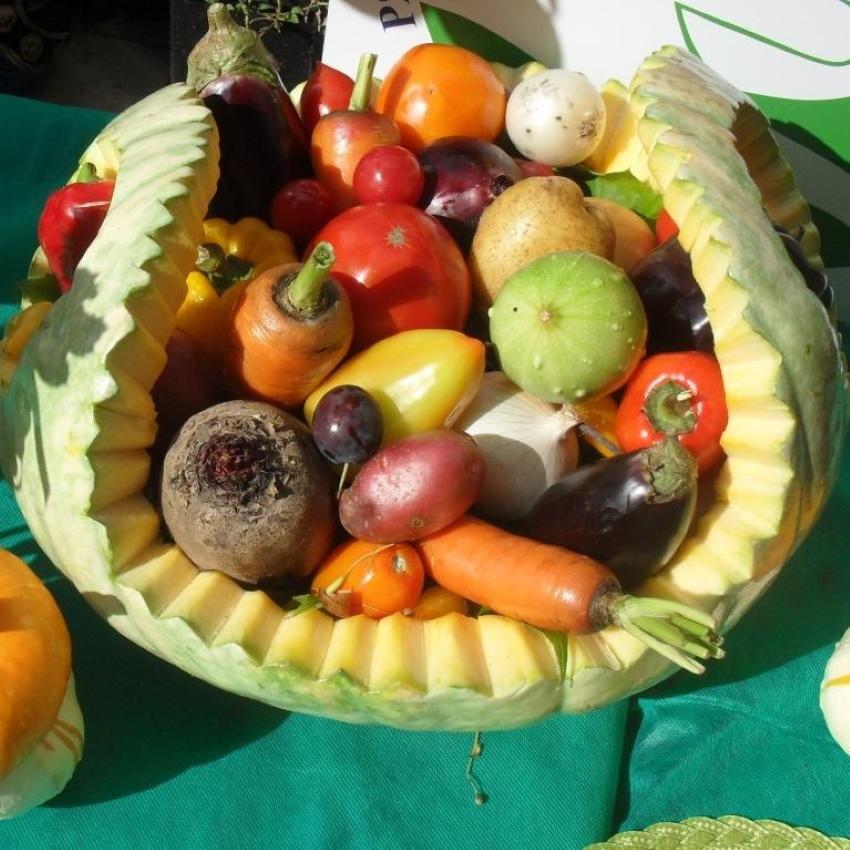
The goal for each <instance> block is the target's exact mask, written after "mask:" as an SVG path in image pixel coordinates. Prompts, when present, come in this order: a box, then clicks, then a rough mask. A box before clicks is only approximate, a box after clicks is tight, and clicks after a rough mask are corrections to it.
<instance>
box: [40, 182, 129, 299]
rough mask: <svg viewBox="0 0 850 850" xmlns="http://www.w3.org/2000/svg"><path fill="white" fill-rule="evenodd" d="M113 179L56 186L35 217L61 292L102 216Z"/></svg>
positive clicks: (64, 290)
mask: <svg viewBox="0 0 850 850" xmlns="http://www.w3.org/2000/svg"><path fill="white" fill-rule="evenodd" d="M114 188H115V182H114V181H113V180H89V181H86V180H82V181H80V182H78V183H69V184H68V185H67V186H63V187H62V188H61V189H57V190H56V191H55V192H54V193H53V194H52V195H50V197H48V199H47V201H46V202H45V204H44V209H43V210H42V212H41V218H40V219H39V220H38V241H39V244H40V245H41V248H42V250H43V251H44V255H45V256H46V257H47V263H48V265H49V266H50V271H51V272H53V275H54V276H55V277H56V280H57V281H58V283H59V287H60V289H61V290H62V292H67V291H68V290H69V289H70V288H71V284H72V283H73V281H74V271H75V270H76V268H77V265H78V264H79V262H80V260H81V259H82V256H83V254H85V252H86V249H87V248H88V247H89V245H91V243H92V242H93V241H94V238H95V236H97V232H98V231H99V230H100V226H101V225H102V224H103V220H104V218H106V212H107V210H108V209H109V203H110V201H111V200H112V192H113V190H114Z"/></svg>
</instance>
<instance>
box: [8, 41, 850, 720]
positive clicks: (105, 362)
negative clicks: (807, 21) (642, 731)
mask: <svg viewBox="0 0 850 850" xmlns="http://www.w3.org/2000/svg"><path fill="white" fill-rule="evenodd" d="M629 108H630V109H631V110H633V113H634V116H635V121H636V126H637V134H638V137H639V140H640V145H633V144H631V143H629V144H628V150H629V151H631V152H633V154H634V155H633V156H632V153H629V161H630V167H631V169H632V171H633V172H634V173H635V174H636V175H637V176H639V177H641V179H645V180H648V181H649V182H650V183H651V184H652V185H653V186H654V187H655V188H656V189H658V190H659V191H661V192H662V193H663V196H664V205H665V207H666V208H667V210H668V211H669V212H670V213H671V215H672V216H673V218H674V219H675V221H676V222H677V223H678V224H679V226H680V228H681V233H682V240H683V242H684V244H685V247H686V248H687V250H689V251H690V253H691V256H692V259H693V264H694V269H695V275H696V278H697V280H698V282H699V284H700V285H701V287H702V288H703V289H704V291H705V293H706V304H707V309H708V312H709V316H710V319H711V322H712V325H713V329H714V335H715V339H716V341H717V356H718V359H719V361H720V364H721V368H722V371H723V377H724V380H725V383H726V388H727V394H728V406H729V414H730V419H729V427H728V429H727V431H726V434H725V437H724V448H725V449H726V452H727V454H728V460H727V462H726V464H725V466H724V468H723V470H722V473H721V474H720V477H719V481H718V483H717V487H716V498H715V502H714V506H713V508H712V509H711V510H710V511H709V513H708V514H706V515H705V516H704V517H703V518H702V520H701V521H700V523H699V525H698V527H697V528H696V529H695V530H694V532H693V533H692V535H691V536H690V538H689V539H688V540H687V541H686V543H685V544H684V545H683V547H682V549H681V550H680V552H679V553H678V554H677V556H676V557H675V558H674V560H673V562H672V563H671V564H670V565H669V566H668V567H667V568H665V570H664V571H663V572H662V573H660V574H659V575H657V576H655V577H653V579H652V580H651V581H649V582H647V583H646V585H645V587H643V588H641V589H640V592H646V593H650V592H651V593H652V594H654V595H660V596H666V597H672V598H676V599H681V600H684V601H687V602H689V603H692V604H695V605H698V606H700V607H702V608H703V609H704V610H707V611H711V612H714V613H715V614H716V615H717V616H718V618H719V619H720V620H721V621H722V622H723V623H724V627H728V626H729V625H731V624H732V623H734V622H735V621H736V620H737V619H738V618H739V617H740V616H741V615H742V613H743V612H744V611H745V610H746V609H747V608H748V607H749V606H750V605H751V604H752V603H753V601H754V600H755V599H756V597H757V596H758V595H759V594H760V593H761V592H762V591H763V590H764V589H765V588H766V586H767V585H768V584H769V582H770V581H771V580H772V579H773V577H774V576H775V575H776V573H777V571H778V570H779V568H780V567H781V566H782V564H783V562H784V561H785V560H786V559H787V558H788V556H789V554H790V553H791V551H792V550H793V549H794V547H795V546H796V545H797V543H798V542H799V541H800V540H801V539H802V537H803V535H804V534H805V533H806V531H807V530H808V528H809V527H810V526H811V525H812V523H813V522H814V521H815V519H816V517H817V515H818V512H819V511H820V509H821V507H822V505H823V503H824V500H825V499H826V497H827V494H828V492H829V489H830V486H831V484H832V483H833V481H834V478H835V473H836V465H837V460H838V457H839V449H840V444H841V440H842V436H843V432H844V424H845V415H846V414H845V410H846V405H845V384H844V376H843V373H842V368H841V363H840V359H839V352H838V346H837V342H836V336H835V333H834V332H833V328H832V327H831V325H830V322H829V319H828V317H827V314H826V312H825V311H824V310H823V308H822V307H821V306H820V304H819V303H818V302H817V300H816V299H815V298H814V297H813V296H812V295H810V294H809V292H808V291H807V290H806V288H805V285H804V283H803V281H802V279H801V277H800V275H799V274H798V272H797V271H796V270H795V268H794V267H793V265H792V264H791V263H790V261H789V260H788V259H787V257H786V255H785V253H784V251H783V249H782V246H781V243H780V242H779V240H778V238H777V237H776V236H775V234H774V232H773V230H772V228H771V225H770V223H769V221H768V218H767V217H766V216H765V214H764V211H763V206H764V207H766V208H767V210H768V211H769V212H770V214H771V216H773V217H774V218H775V219H776V220H778V221H780V222H781V223H783V224H785V225H786V226H790V227H794V226H797V225H801V226H804V227H805V228H806V230H807V234H808V236H807V247H808V250H809V253H810V254H812V255H816V254H817V233H816V231H815V230H814V227H813V226H812V225H811V222H810V219H809V216H808V208H807V207H806V205H805V202H804V201H803V199H802V198H801V197H800V195H799V193H798V192H797V191H796V189H795V187H794V183H793V178H792V177H791V174H790V171H789V170H788V167H787V165H785V163H784V162H783V161H782V160H781V158H780V157H779V153H778V150H777V148H776V145H775V142H774V141H773V139H772V137H771V136H770V134H769V132H768V129H767V122H766V120H765V119H764V117H763V116H762V115H761V114H760V113H758V111H757V110H756V108H755V106H754V105H753V104H752V103H751V102H750V101H749V100H748V99H747V98H746V97H745V96H743V95H742V94H741V93H740V92H738V91H736V90H735V89H734V88H732V87H731V86H730V85H729V84H727V83H726V82H724V81H723V80H722V79H720V78H718V77H717V76H716V75H715V74H714V73H713V72H711V71H710V70H709V69H708V68H707V67H705V66H704V65H703V64H702V63H700V61H699V60H697V59H695V58H693V57H691V56H688V55H687V54H685V53H682V52H681V51H679V50H678V49H675V48H664V49H663V50H661V51H659V52H658V53H656V54H654V55H653V56H652V57H650V58H649V59H647V60H646V61H645V62H644V64H643V65H642V66H641V68H640V69H639V70H638V72H637V75H636V76H635V79H634V81H633V82H632V85H631V87H630V89H629ZM627 142H628V139H626V141H625V142H623V144H626V143H627ZM84 158H87V159H90V160H91V159H93V158H94V159H96V160H97V164H98V165H99V166H100V169H101V170H103V169H104V168H108V169H114V170H115V171H117V174H118V181H117V187H116V194H115V202H114V204H113V207H112V209H111V210H110V212H109V215H108V216H107V219H106V222H105V224H104V227H103V229H102V231H101V233H100V235H99V236H98V238H97V240H96V241H95V243H94V244H93V245H92V247H91V249H90V250H89V251H88V253H87V254H86V256H85V258H84V260H83V262H82V264H81V267H80V269H79V271H78V273H77V275H76V278H75V285H74V288H73V290H72V291H71V293H69V294H68V295H66V296H64V297H63V298H61V299H60V300H59V301H58V302H57V304H56V306H55V308H54V310H53V313H52V315H51V316H50V317H49V319H48V321H47V322H46V323H45V325H44V326H43V327H42V328H41V330H39V331H38V332H37V333H36V335H35V336H34V337H33V339H32V341H31V343H30V344H29V345H28V346H27V348H26V349H25V351H24V355H23V358H22V360H21V363H20V364H19V366H18V368H17V370H16V371H15V373H14V376H13V378H12V381H11V385H10V387H9V389H8V390H7V391H6V392H5V394H4V397H3V400H2V410H3V416H2V427H3V434H2V437H3V439H2V463H3V468H4V470H5V472H6V474H7V477H8V478H9V480H10V481H12V482H13V485H14V487H15V491H16V494H17V497H18V500H19V502H20V505H21V509H22V511H23V512H24V515H25V516H26V518H27V521H28V522H29V524H30V527H31V528H32V531H33V533H34V535H35V537H36V539H37V540H38V542H39V543H40V544H41V545H42V546H43V547H44V549H45V551H46V552H47V553H48V554H49V556H50V557H51V558H52V559H53V561H54V562H55V563H56V565H57V566H58V567H59V568H60V569H61V570H62V571H63V572H65V573H66V574H67V575H68V576H69V578H70V579H71V580H72V581H73V582H74V584H75V585H76V586H77V587H78V588H79V590H80V592H82V593H83V594H84V595H85V596H86V598H87V599H88V600H89V601H90V602H91V604H92V605H94V606H95V607H96V608H97V609H98V610H99V611H100V612H101V613H102V614H103V616H104V617H106V618H107V619H108V620H109V621H110V623H112V624H113V625H114V626H115V628H117V629H118V630H119V631H121V632H122V633H123V634H125V635H126V636H127V637H129V638H130V639H132V640H134V641H136V642H137V643H139V644H141V645H142V646H145V647H147V648H148V649H149V650H150V651H152V652H154V653H156V654H158V655H160V656H162V657H163V658H166V659H168V660H169V661H171V662H172V663H174V664H176V665H178V666H179V667H181V668H183V669H184V670H186V671H187V672H189V673H191V674H193V675H195V676H199V677H202V678H204V679H206V680H208V681H210V682H212V683H214V684H216V685H218V686H220V687H222V688H225V689H228V690H230V691H234V692H237V693H240V694H244V695H246V696H249V697H253V698H255V699H258V700H262V701H264V702H267V703H271V704H273V705H277V706H280V707H281V708H286V709H291V710H295V711H302V712H311V713H316V714H322V715H326V716H329V717H334V718H337V719H340V720H348V721H357V722H373V723H386V724H391V725H394V726H399V727H405V728H416V729H433V728H442V729H481V728H507V727H513V726H519V725H522V724H526V723H529V722H532V721H534V720H536V719H538V718H541V717H543V716H544V715H547V714H549V713H552V712H559V711H568V712H573V711H582V710H586V709H590V708H593V707H594V706H598V705H601V704H604V703H606V702H609V701H612V700H616V699H620V698H622V697H625V696H626V695H628V694H630V693H633V692H635V691H638V690H640V689H643V688H645V687H647V686H649V685H650V684H652V683H654V682H655V681H657V680H658V679H660V678H662V677H663V676H665V675H668V674H669V673H670V672H672V669H673V668H672V666H671V664H670V663H669V662H668V661H666V660H665V659H663V658H662V657H660V656H659V655H657V654H655V653H654V652H652V651H651V650H648V649H646V648H645V647H644V646H643V644H641V643H639V642H638V641H636V640H635V639H633V638H632V637H630V636H629V635H627V634H625V633H624V632H622V631H621V630H619V629H615V628H609V629H607V630H606V631H604V632H602V633H600V634H597V635H592V636H570V637H569V640H568V652H567V663H566V670H562V668H561V665H560V664H559V659H558V657H557V656H556V652H555V650H554V648H553V646H552V644H551V643H550V641H549V640H548V639H547V637H546V636H544V635H543V634H542V633H541V632H539V631H537V630H535V629H533V628H531V627H528V626H526V625H524V624H522V623H518V622H515V621H512V620H510V619H507V618H505V617H500V616H493V615H488V616H482V617H479V618H478V619H473V618H469V617H463V616H460V615H457V614H452V615H447V616H445V617H442V618H440V619H437V620H431V621H416V620H413V619H410V618H405V617H402V616H400V615H397V616H393V617H389V618H387V619H384V620H381V621H373V620H368V619H366V618H364V617H353V618H349V619H344V620H334V619H332V618H331V617H330V616H328V615H327V614H325V613H323V612H321V611H318V610H315V609H314V610H311V611H308V612H306V613H303V614H300V615H298V616H287V614H286V612H285V611H284V610H283V609H282V608H280V607H279V606H278V605H277V604H275V603H274V602H273V601H272V600H271V599H270V598H269V597H268V596H267V595H266V594H265V593H263V592H262V591H257V590H254V591H245V590H243V589H242V588H240V587H239V586H238V585H237V584H235V583H234V582H233V581H231V580H230V579H229V578H227V577H226V576H224V575H222V574H218V573H215V572H199V571H198V570H197V568H196V567H195V566H194V565H193V564H192V563H191V562H190V561H189V560H188V558H187V557H186V556H185V555H184V554H183V553H182V552H181V551H180V550H179V549H178V548H177V547H176V546H174V545H173V544H169V543H165V542H163V538H162V534H161V529H160V525H159V520H158V518H157V515H156V513H155V511H154V509H153V507H152V506H151V505H150V504H149V503H148V502H147V500H146V499H145V498H144V496H143V495H142V492H141V491H142V487H143V486H144V483H145V481H146V478H147V475H148V455H147V452H146V449H147V448H148V447H149V446H150V445H151V443H152V441H153V439H154V435H155V428H156V425H155V411H154V409H153V405H152V402H151V398H150V394H149V391H150V388H151V386H152V384H153V382H154V380H155V379H156V377H157V375H158V374H159V372H160V370H161V369H162V367H163V364H164V362H165V354H164V349H163V346H164V343H165V341H166V340H167V338H168V336H169V334H170V332H171V330H172V328H173V325H174V313H175V310H176V309H177V307H178V305H179V304H180V303H181V301H182V299H183V296H184V294H185V283H184V280H185V275H186V272H187V271H188V269H189V268H190V267H191V265H192V262H193V259H194V246H195V243H196V242H199V241H201V236H202V230H201V222H202V219H203V216H204V213H205V211H206V208H207V204H208V202H209V200H210V198H211V196H212V193H213V190H214V188H215V182H216V176H217V165H216V160H217V142H216V133H215V128H214V125H213V122H212V119H211V117H210V115H209V113H208V112H207V111H206V109H205V108H204V107H203V106H202V105H201V104H200V102H198V101H197V100H196V99H195V98H194V97H193V96H192V94H191V93H190V91H189V89H187V88H186V87H184V86H181V85H177V86H172V87H169V88H167V89H164V90H163V91H161V92H159V93H157V94H154V95H152V96H151V97H150V98H147V99H146V100H144V101H142V102H141V103H140V104H138V105H137V106H135V107H134V108H133V109H131V110H130V111H129V112H127V113H125V114H124V115H122V116H120V117H119V118H117V119H116V121H115V122H114V123H113V124H111V125H110V126H109V127H108V128H107V129H106V130H105V131H104V133H103V134H102V135H101V136H100V137H99V138H98V140H96V141H95V143H94V144H93V146H92V148H91V149H90V150H89V151H88V152H86V154H85V155H84ZM622 158H623V157H619V158H618V157H614V158H613V159H615V160H618V159H619V160H621V159H622Z"/></svg>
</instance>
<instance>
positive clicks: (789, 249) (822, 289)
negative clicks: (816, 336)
mask: <svg viewBox="0 0 850 850" xmlns="http://www.w3.org/2000/svg"><path fill="white" fill-rule="evenodd" d="M773 227H774V229H775V230H776V232H777V233H778V234H779V238H780V239H781V240H782V244H783V245H784V246H785V251H786V253H787V254H788V257H789V258H790V260H791V262H792V263H794V265H795V266H796V267H797V271H798V272H800V274H801V275H802V276H803V280H804V281H805V282H806V286H807V287H808V288H809V290H810V291H811V292H813V293H814V294H815V295H816V296H817V297H818V300H819V301H820V303H821V304H823V306H824V307H825V308H826V309H827V311H828V312H830V311H832V308H833V305H834V303H835V293H834V292H833V289H832V286H830V283H829V280H828V278H827V276H826V274H825V273H824V271H823V269H819V268H817V267H816V266H814V265H812V262H811V260H810V259H809V258H808V257H807V256H806V252H805V251H804V250H803V246H802V245H801V244H800V242H799V240H798V239H796V238H795V236H794V234H792V233H789V232H788V231H787V230H786V229H785V228H784V227H782V226H781V225H779V224H774V225H773Z"/></svg>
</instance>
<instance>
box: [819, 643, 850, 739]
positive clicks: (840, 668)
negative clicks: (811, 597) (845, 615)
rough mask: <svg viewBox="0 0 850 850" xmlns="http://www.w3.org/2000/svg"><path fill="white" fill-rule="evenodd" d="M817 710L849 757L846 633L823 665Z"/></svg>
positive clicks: (849, 691)
mask: <svg viewBox="0 0 850 850" xmlns="http://www.w3.org/2000/svg"><path fill="white" fill-rule="evenodd" d="M820 707H821V711H823V716H824V719H825V720H826V725H827V727H828V728H829V731H830V733H831V734H832V737H833V738H835V740H836V741H838V743H839V745H840V746H841V749H843V750H844V752H846V753H847V754H848V755H850V629H848V630H847V631H846V632H845V633H844V637H843V638H841V642H840V643H839V644H838V645H837V646H836V647H835V651H834V652H833V653H832V657H831V658H830V659H829V662H828V663H827V665H826V672H825V674H824V677H823V682H822V683H821V686H820Z"/></svg>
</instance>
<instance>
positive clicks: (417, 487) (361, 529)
mask: <svg viewBox="0 0 850 850" xmlns="http://www.w3.org/2000/svg"><path fill="white" fill-rule="evenodd" d="M483 484H484V456H483V455H482V453H481V450H480V449H479V448H478V446H477V445H476V444H475V441H474V440H473V439H472V438H471V437H469V436H468V435H466V434H463V433H460V432H457V431H448V430H438V431H426V432H423V433H420V434H413V435H412V436H410V437H405V438H404V439H401V440H397V441H396V442H394V443H391V444H390V445H388V446H387V447H386V448H384V449H382V450H381V451H380V452H378V453H377V454H376V455H374V456H373V457H372V458H371V459H370V460H369V461H367V462H366V463H365V464H364V465H363V467H362V469H361V470H360V472H359V473H358V475H357V477H356V478H355V479H354V483H353V484H352V486H351V487H350V488H349V489H348V490H346V491H345V492H344V493H343V494H342V496H341V498H340V500H339V517H340V520H341V522H342V525H343V527H344V528H345V530H346V531H347V532H348V533H349V534H350V535H352V537H356V538H358V539H359V540H368V541H369V542H372V543H402V542H404V541H408V540H417V539H418V538H420V537H423V536H424V535H426V534H433V533H434V532H436V531H439V530H440V529H441V528H445V526H447V525H449V524H450V523H452V522H454V521H455V520H456V519H458V518H459V517H460V516H462V515H463V514H465V513H466V512H467V511H468V510H469V509H470V508H471V507H472V505H473V503H474V502H475V500H476V499H477V498H478V495H479V493H480V492H481V487H482V486H483Z"/></svg>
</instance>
